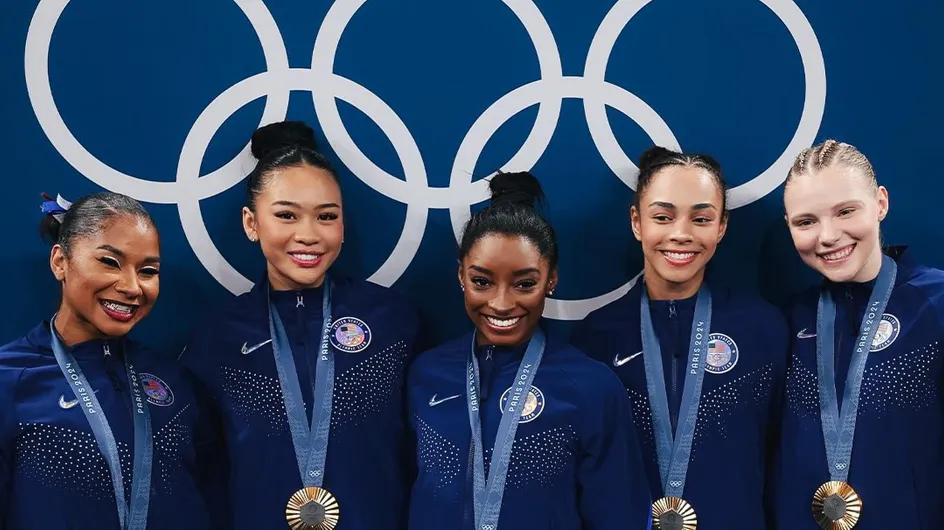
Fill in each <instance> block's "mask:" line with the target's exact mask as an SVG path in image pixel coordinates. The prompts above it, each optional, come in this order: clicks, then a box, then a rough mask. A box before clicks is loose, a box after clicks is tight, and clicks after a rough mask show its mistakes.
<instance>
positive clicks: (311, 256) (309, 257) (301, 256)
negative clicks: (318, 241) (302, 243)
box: [292, 254, 318, 261]
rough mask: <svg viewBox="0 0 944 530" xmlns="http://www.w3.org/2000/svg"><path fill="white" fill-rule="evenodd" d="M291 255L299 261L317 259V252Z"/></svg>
mask: <svg viewBox="0 0 944 530" xmlns="http://www.w3.org/2000/svg"><path fill="white" fill-rule="evenodd" d="M292 257H294V258H295V259H297V260H299V261H315V260H316V259H318V255H317V254H292Z"/></svg>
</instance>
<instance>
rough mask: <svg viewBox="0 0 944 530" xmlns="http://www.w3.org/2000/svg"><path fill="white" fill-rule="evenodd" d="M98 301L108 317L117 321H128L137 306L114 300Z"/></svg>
mask: <svg viewBox="0 0 944 530" xmlns="http://www.w3.org/2000/svg"><path fill="white" fill-rule="evenodd" d="M98 303H99V305H101V306H102V310H103V311H104V312H105V314H106V315H108V316H109V318H111V319H113V320H117V321H118V322H130V321H131V319H132V318H134V315H135V313H137V312H138V307H139V306H138V305H136V304H125V303H122V302H116V301H114V300H99V301H98Z"/></svg>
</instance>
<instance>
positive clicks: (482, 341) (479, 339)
mask: <svg viewBox="0 0 944 530" xmlns="http://www.w3.org/2000/svg"><path fill="white" fill-rule="evenodd" d="M533 336H534V333H533V332H532V333H529V334H528V336H527V337H525V338H524V339H523V340H521V341H518V342H516V343H514V344H501V345H498V344H495V343H494V342H492V341H490V340H488V339H486V338H485V335H483V334H482V332H481V331H479V330H475V345H476V346H478V347H482V346H497V347H500V348H518V347H520V346H523V345H525V344H527V343H528V341H530V340H531V337H533Z"/></svg>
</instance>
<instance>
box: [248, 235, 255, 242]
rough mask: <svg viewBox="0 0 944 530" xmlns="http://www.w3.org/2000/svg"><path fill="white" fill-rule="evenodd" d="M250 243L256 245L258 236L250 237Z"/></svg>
mask: <svg viewBox="0 0 944 530" xmlns="http://www.w3.org/2000/svg"><path fill="white" fill-rule="evenodd" d="M249 241H251V242H253V243H255V242H256V236H254V235H252V236H249Z"/></svg>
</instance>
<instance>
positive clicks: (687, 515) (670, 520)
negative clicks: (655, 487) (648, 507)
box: [652, 497, 698, 530]
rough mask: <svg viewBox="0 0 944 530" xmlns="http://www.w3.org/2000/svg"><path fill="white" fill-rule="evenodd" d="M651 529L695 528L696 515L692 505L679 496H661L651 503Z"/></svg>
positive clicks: (675, 529)
mask: <svg viewBox="0 0 944 530" xmlns="http://www.w3.org/2000/svg"><path fill="white" fill-rule="evenodd" d="M652 528H653V530H695V529H696V528H698V517H697V516H696V515H695V509H694V508H692V505H691V504H689V503H687V502H685V499H681V498H679V497H662V498H661V499H659V500H657V501H656V502H654V503H652Z"/></svg>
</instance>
